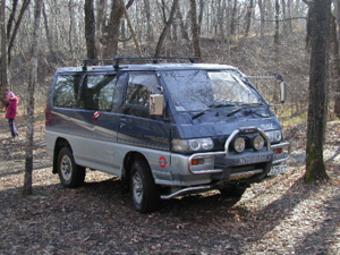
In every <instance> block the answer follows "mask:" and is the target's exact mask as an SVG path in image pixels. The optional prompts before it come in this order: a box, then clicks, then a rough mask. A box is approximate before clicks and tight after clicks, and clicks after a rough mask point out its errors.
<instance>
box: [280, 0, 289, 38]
mask: <svg viewBox="0 0 340 255" xmlns="http://www.w3.org/2000/svg"><path fill="white" fill-rule="evenodd" d="M281 9H282V19H283V22H282V30H283V34H284V36H286V35H287V34H288V28H287V20H286V19H287V12H286V10H287V6H286V0H281Z"/></svg>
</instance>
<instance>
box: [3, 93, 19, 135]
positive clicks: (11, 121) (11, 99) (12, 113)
mask: <svg viewBox="0 0 340 255" xmlns="http://www.w3.org/2000/svg"><path fill="white" fill-rule="evenodd" d="M6 100H7V105H6V116H5V117H6V119H8V126H9V130H10V132H11V135H12V137H13V138H15V137H16V136H18V135H19V134H18V131H17V128H16V127H15V117H16V115H17V105H18V97H17V96H16V95H15V94H14V93H13V92H12V91H10V92H8V94H7V98H6Z"/></svg>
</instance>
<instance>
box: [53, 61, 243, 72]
mask: <svg viewBox="0 0 340 255" xmlns="http://www.w3.org/2000/svg"><path fill="white" fill-rule="evenodd" d="M119 69H120V70H131V71H158V70H192V69H202V70H223V69H233V70H237V68H236V67H233V66H229V65H221V64H201V63H200V64H197V63H185V64H184V63H159V64H121V65H119ZM113 70H114V67H113V65H103V66H88V67H87V71H88V72H91V71H113ZM82 71H83V67H62V68H58V69H57V73H65V72H72V73H74V72H82Z"/></svg>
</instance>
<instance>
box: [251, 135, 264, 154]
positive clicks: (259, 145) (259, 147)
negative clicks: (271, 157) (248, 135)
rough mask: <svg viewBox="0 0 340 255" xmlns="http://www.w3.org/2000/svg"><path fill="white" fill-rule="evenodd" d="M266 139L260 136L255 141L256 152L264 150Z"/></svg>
mask: <svg viewBox="0 0 340 255" xmlns="http://www.w3.org/2000/svg"><path fill="white" fill-rule="evenodd" d="M263 146H264V139H263V137H262V136H261V135H258V136H256V137H255V138H254V140H253V147H254V149H255V150H257V151H260V150H262V149H263Z"/></svg>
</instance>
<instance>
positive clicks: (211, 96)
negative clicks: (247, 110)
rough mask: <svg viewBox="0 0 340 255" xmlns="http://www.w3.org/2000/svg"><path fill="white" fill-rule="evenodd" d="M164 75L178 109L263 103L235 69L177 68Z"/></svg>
mask: <svg viewBox="0 0 340 255" xmlns="http://www.w3.org/2000/svg"><path fill="white" fill-rule="evenodd" d="M162 74H163V78H164V80H165V83H166V84H167V87H168V89H169V91H170V95H171V98H172V100H173V102H174V104H175V108H176V111H179V112H185V111H188V112H196V111H203V110H206V109H209V108H210V107H211V106H213V105H217V104H221V103H226V104H227V103H228V104H235V105H237V104H259V103H262V101H261V99H260V97H259V96H258V95H257V94H256V92H255V91H254V90H253V89H251V88H250V87H249V86H248V85H246V84H245V83H243V82H242V81H241V80H240V78H238V76H239V75H237V71H234V70H221V71H207V70H177V71H164V72H162Z"/></svg>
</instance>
